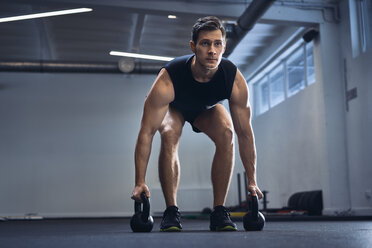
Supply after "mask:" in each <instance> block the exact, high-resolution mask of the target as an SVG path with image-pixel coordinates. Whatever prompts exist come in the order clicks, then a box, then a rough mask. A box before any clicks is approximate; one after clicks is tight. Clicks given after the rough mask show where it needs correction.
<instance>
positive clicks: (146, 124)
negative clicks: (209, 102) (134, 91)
mask: <svg viewBox="0 0 372 248" xmlns="http://www.w3.org/2000/svg"><path fill="white" fill-rule="evenodd" d="M173 99H174V89H173V84H172V82H171V79H170V77H169V74H168V72H167V71H166V70H165V69H162V70H161V71H160V73H159V75H158V77H157V78H156V80H155V82H154V84H153V86H152V88H151V90H150V92H149V94H148V96H147V98H146V100H145V104H144V109H143V115H142V121H141V128H140V131H139V134H138V138H137V143H136V148H135V155H134V159H135V173H136V175H135V188H134V190H133V193H132V198H133V199H135V200H137V201H141V197H140V194H141V193H142V192H146V195H147V197H150V192H149V189H148V187H147V185H146V182H145V177H146V170H147V164H148V161H149V157H150V153H151V146H152V140H153V137H154V134H155V133H156V131H157V130H158V129H159V128H160V125H161V123H162V121H163V119H164V116H165V114H166V113H167V111H168V107H169V103H170V102H172V101H173Z"/></svg>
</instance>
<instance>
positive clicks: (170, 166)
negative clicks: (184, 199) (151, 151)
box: [159, 108, 185, 207]
mask: <svg viewBox="0 0 372 248" xmlns="http://www.w3.org/2000/svg"><path fill="white" fill-rule="evenodd" d="M184 123H185V121H184V120H183V116H182V115H181V114H180V113H179V112H178V111H176V110H174V109H172V108H169V111H168V113H167V114H166V116H165V117H164V120H163V122H162V125H161V128H160V129H159V132H160V136H161V148H160V155H159V179H160V183H161V187H162V190H163V195H164V198H165V204H166V206H167V207H169V206H177V190H178V184H179V181H180V163H179V158H178V144H179V140H180V136H181V133H182V128H183V125H184Z"/></svg>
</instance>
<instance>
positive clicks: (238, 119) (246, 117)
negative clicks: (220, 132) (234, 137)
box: [229, 71, 251, 134]
mask: <svg viewBox="0 0 372 248" xmlns="http://www.w3.org/2000/svg"><path fill="white" fill-rule="evenodd" d="M229 104H230V112H231V117H232V120H233V123H234V127H235V130H236V132H237V134H239V133H241V132H244V131H247V129H250V126H251V124H250V120H251V108H250V105H249V99H248V86H247V83H246V81H245V79H244V77H243V75H242V74H241V73H240V72H239V71H238V73H237V78H236V80H235V82H234V87H233V91H232V94H231V98H230V101H229Z"/></svg>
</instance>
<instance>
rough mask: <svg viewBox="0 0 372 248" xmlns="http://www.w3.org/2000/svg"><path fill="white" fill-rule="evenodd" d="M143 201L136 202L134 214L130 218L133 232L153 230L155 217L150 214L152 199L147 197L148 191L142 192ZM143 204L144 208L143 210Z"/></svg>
mask: <svg viewBox="0 0 372 248" xmlns="http://www.w3.org/2000/svg"><path fill="white" fill-rule="evenodd" d="M141 199H142V203H141V202H136V201H135V202H134V215H133V216H132V219H131V220H130V227H131V228H132V231H133V232H151V230H152V227H153V226H154V219H153V218H152V216H151V215H150V200H149V199H148V198H147V197H146V193H145V192H142V194H141ZM141 205H143V209H142V210H141Z"/></svg>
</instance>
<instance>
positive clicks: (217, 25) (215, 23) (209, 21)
mask: <svg viewBox="0 0 372 248" xmlns="http://www.w3.org/2000/svg"><path fill="white" fill-rule="evenodd" d="M202 30H208V31H214V30H221V32H222V36H223V38H225V37H226V31H225V28H224V26H223V25H222V22H221V21H220V19H218V18H217V17H215V16H206V17H202V18H199V19H198V20H197V21H196V22H195V24H194V26H193V27H192V32H191V39H192V41H193V42H194V43H195V44H196V42H197V41H198V38H199V32H200V31H202Z"/></svg>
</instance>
